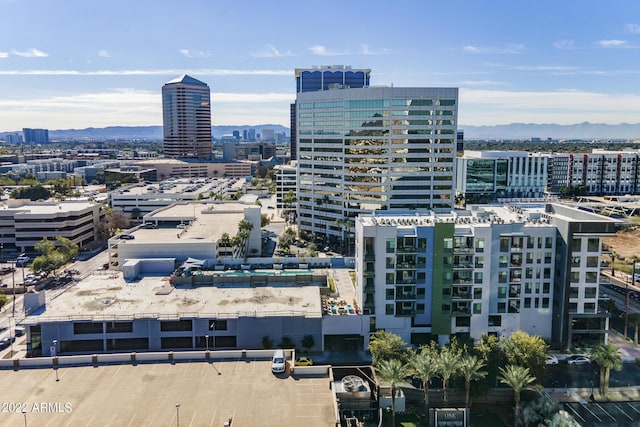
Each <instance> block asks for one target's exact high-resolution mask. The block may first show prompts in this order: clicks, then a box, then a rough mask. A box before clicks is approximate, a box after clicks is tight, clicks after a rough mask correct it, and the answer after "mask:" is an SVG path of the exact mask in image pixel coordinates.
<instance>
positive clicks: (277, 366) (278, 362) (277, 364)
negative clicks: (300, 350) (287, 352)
mask: <svg viewBox="0 0 640 427" xmlns="http://www.w3.org/2000/svg"><path fill="white" fill-rule="evenodd" d="M286 370H287V359H285V357H284V350H276V351H275V352H274V353H273V359H272V360H271V371H272V372H273V373H274V374H279V373H282V372H284V371H286Z"/></svg>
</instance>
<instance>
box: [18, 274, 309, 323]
mask: <svg viewBox="0 0 640 427" xmlns="http://www.w3.org/2000/svg"><path fill="white" fill-rule="evenodd" d="M321 313H322V307H321V299H320V291H319V288H318V287H317V286H295V287H289V286H284V285H283V286H264V287H254V288H252V287H249V286H248V285H246V286H241V285H237V286H236V285H234V286H225V287H213V286H201V287H194V288H192V287H186V286H185V287H181V286H178V287H173V286H171V285H170V284H169V279H168V277H144V278H142V279H140V280H139V281H136V282H126V281H125V280H124V279H123V277H122V274H118V273H112V272H109V271H105V272H104V274H96V275H91V276H88V277H87V278H85V279H84V280H82V281H81V282H79V283H77V284H75V285H74V286H72V287H71V288H69V289H68V290H67V291H66V292H64V293H62V294H60V295H59V296H58V297H57V298H54V299H52V300H50V299H49V298H47V305H46V309H45V310H43V311H42V312H37V313H34V314H33V315H31V316H28V317H27V318H26V319H25V320H24V323H25V324H30V323H42V322H47V321H61V320H91V319H96V320H103V319H119V320H125V319H136V318H167V319H176V318H178V317H196V318H220V319H224V318H237V317H241V316H252V317H253V316H265V317H268V316H305V317H320V316H321Z"/></svg>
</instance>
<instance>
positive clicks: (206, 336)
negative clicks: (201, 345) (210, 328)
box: [204, 335, 209, 351]
mask: <svg viewBox="0 0 640 427" xmlns="http://www.w3.org/2000/svg"><path fill="white" fill-rule="evenodd" d="M204 339H205V341H206V346H207V351H209V335H205V336H204Z"/></svg>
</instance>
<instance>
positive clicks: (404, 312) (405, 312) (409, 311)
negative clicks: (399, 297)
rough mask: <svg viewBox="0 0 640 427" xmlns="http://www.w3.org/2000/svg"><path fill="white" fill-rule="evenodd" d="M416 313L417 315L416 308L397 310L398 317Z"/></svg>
mask: <svg viewBox="0 0 640 427" xmlns="http://www.w3.org/2000/svg"><path fill="white" fill-rule="evenodd" d="M415 315H416V310H415V309H403V310H398V311H396V317H410V316H415Z"/></svg>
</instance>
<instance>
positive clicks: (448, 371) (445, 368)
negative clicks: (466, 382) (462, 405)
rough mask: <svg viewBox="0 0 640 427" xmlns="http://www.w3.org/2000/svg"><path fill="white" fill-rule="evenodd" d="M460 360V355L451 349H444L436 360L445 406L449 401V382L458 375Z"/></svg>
mask: <svg viewBox="0 0 640 427" xmlns="http://www.w3.org/2000/svg"><path fill="white" fill-rule="evenodd" d="M460 359H461V355H460V353H457V352H456V351H454V350H452V349H450V348H449V347H444V348H443V349H442V350H441V351H440V354H439V355H438V358H437V360H436V367H437V372H438V373H437V375H438V376H439V377H440V378H442V393H443V400H444V404H445V405H446V404H447V401H448V396H447V392H448V389H449V380H450V379H451V377H453V376H455V375H456V374H457V373H458V371H459V368H460Z"/></svg>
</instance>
